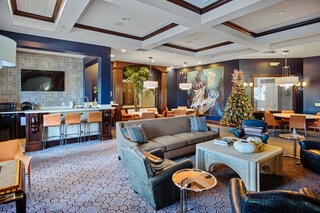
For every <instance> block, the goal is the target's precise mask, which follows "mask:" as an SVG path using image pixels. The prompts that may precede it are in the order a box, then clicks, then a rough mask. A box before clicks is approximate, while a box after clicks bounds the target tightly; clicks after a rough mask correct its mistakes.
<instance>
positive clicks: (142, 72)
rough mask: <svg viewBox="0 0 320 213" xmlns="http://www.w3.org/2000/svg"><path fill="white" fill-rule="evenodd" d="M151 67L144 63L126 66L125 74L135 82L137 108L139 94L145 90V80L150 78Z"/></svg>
mask: <svg viewBox="0 0 320 213" xmlns="http://www.w3.org/2000/svg"><path fill="white" fill-rule="evenodd" d="M149 72H150V71H149V69H148V68H147V67H146V66H142V65H130V66H127V67H125V68H124V75H125V77H127V80H128V81H131V82H132V83H133V90H134V108H135V109H136V110H137V108H138V103H139V96H140V95H141V93H142V91H143V82H144V81H145V80H147V79H148V75H149Z"/></svg>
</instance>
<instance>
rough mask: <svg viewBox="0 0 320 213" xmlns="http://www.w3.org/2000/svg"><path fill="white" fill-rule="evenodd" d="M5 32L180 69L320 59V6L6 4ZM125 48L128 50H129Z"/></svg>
mask: <svg viewBox="0 0 320 213" xmlns="http://www.w3.org/2000/svg"><path fill="white" fill-rule="evenodd" d="M0 29H1V30H7V31H13V32H19V33H26V34H32V35H39V36H45V37H51V38H57V39H64V40H70V41H77V42H84V43H91V44H97V45H103V46H108V47H111V48H112V55H114V57H113V58H112V60H121V61H128V62H136V63H144V64H146V63H149V59H148V57H149V56H152V57H153V58H154V60H155V62H154V63H155V64H156V65H162V66H167V67H171V66H172V67H174V68H180V67H182V65H183V64H184V63H185V62H186V64H187V66H196V65H198V64H208V63H214V62H219V61H226V60H232V59H245V58H281V57H283V55H282V51H284V50H289V55H288V57H311V56H319V55H320V1H319V0H307V1H301V0H184V1H183V0H2V1H0ZM121 50H126V52H122V51H121Z"/></svg>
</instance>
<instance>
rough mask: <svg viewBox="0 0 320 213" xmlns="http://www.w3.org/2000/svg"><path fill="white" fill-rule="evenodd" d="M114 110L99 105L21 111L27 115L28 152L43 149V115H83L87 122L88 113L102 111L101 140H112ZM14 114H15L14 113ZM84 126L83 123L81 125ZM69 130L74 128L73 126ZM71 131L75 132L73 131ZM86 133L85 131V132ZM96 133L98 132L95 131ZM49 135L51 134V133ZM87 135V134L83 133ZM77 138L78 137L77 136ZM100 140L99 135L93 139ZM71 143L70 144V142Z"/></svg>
mask: <svg viewBox="0 0 320 213" xmlns="http://www.w3.org/2000/svg"><path fill="white" fill-rule="evenodd" d="M112 110H114V108H113V107H111V106H110V105H98V106H97V107H75V108H70V107H67V106H56V107H54V106H53V107H43V108H40V109H35V110H27V111H19V113H25V115H26V121H25V123H26V151H35V150H41V149H42V133H43V125H42V123H43V115H44V114H53V113H61V116H62V118H64V115H65V114H66V113H73V112H74V113H76V112H80V113H81V119H82V120H85V119H86V118H87V113H88V112H90V111H102V124H100V125H101V128H102V135H101V140H106V139H111V138H112V135H111V125H112V118H111V117H112V113H111V111H112ZM13 113H14V112H13ZM81 125H83V123H81ZM68 128H73V127H72V126H70V127H68ZM90 128H91V129H97V128H99V125H98V124H97V123H93V124H90ZM50 131H51V132H55V129H54V128H53V129H51V130H50ZM71 131H73V130H72V129H71ZM84 131H85V130H84ZM95 132H96V131H95ZM49 134H51V133H50V132H49ZM83 134H85V132H83ZM75 137H76V136H75ZM92 138H93V139H94V138H98V137H97V135H93V137H92ZM76 139H77V138H67V140H68V141H70V142H73V141H77V140H76ZM68 143H69V142H68ZM51 144H52V145H56V144H58V143H56V144H55V141H53V142H51Z"/></svg>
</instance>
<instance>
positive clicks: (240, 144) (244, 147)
mask: <svg viewBox="0 0 320 213" xmlns="http://www.w3.org/2000/svg"><path fill="white" fill-rule="evenodd" d="M233 147H234V148H235V149H236V150H237V151H238V152H241V153H253V152H254V151H255V149H256V145H255V144H254V143H252V142H249V141H246V140H238V141H236V142H234V143H233Z"/></svg>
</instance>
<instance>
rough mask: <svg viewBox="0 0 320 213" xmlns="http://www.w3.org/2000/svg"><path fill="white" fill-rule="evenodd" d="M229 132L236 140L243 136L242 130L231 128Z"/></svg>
mask: <svg viewBox="0 0 320 213" xmlns="http://www.w3.org/2000/svg"><path fill="white" fill-rule="evenodd" d="M229 132H230V133H232V134H233V135H234V136H235V137H236V138H242V137H243V136H244V131H243V129H240V128H231V129H229Z"/></svg>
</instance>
